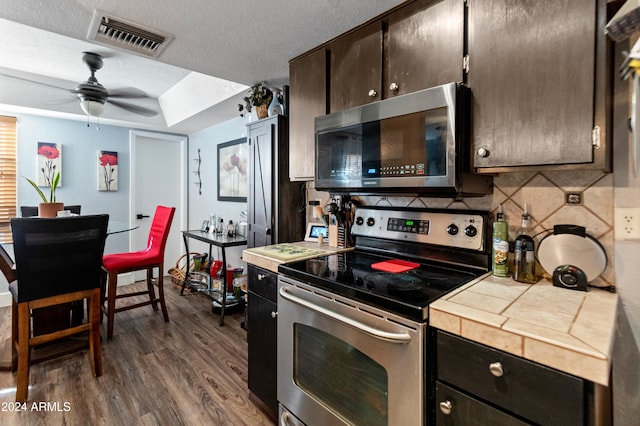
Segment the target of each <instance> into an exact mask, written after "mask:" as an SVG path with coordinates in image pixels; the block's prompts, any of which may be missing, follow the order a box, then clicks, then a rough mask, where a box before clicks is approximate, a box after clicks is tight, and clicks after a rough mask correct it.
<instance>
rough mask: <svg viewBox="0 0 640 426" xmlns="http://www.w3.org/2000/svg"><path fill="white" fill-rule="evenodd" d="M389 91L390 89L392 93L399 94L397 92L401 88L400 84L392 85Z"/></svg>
mask: <svg viewBox="0 0 640 426" xmlns="http://www.w3.org/2000/svg"><path fill="white" fill-rule="evenodd" d="M389 89H390V90H391V91H392V92H397V91H398V90H399V89H400V86H398V84H397V83H391V84H390V85H389Z"/></svg>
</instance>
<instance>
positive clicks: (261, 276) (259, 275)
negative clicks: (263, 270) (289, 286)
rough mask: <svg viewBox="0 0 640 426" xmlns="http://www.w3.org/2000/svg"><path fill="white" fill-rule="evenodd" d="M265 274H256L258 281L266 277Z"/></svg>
mask: <svg viewBox="0 0 640 426" xmlns="http://www.w3.org/2000/svg"><path fill="white" fill-rule="evenodd" d="M266 277H267V276H266V275H265V274H258V281H262V280H264V279H265V278H266Z"/></svg>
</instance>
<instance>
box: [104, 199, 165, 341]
mask: <svg viewBox="0 0 640 426" xmlns="http://www.w3.org/2000/svg"><path fill="white" fill-rule="evenodd" d="M175 211H176V209H175V207H163V206H158V207H157V208H156V212H155V214H154V216H153V222H152V223H151V229H150V230H149V239H148V242H147V248H146V249H144V250H140V251H135V252H130V253H116V254H107V255H105V256H104V257H103V258H102V269H103V270H104V271H105V272H106V275H108V280H105V279H104V278H105V277H103V301H102V310H103V312H104V313H105V314H106V315H107V338H108V339H111V337H112V336H113V320H114V316H115V314H116V313H117V312H122V311H128V310H129V309H134V308H139V307H141V306H146V305H152V307H153V309H154V310H156V311H157V310H158V302H160V306H161V307H162V315H163V316H164V321H165V322H168V321H169V314H168V313H167V305H166V304H165V302H164V286H163V284H164V283H163V275H164V248H165V246H166V245H167V238H168V237H169V229H170V228H171V221H172V220H173V214H174V213H175ZM154 268H158V279H157V286H158V296H159V297H157V298H156V295H155V291H154V289H153V269H154ZM142 269H146V270H147V290H143V291H137V292H129V293H121V294H118V293H117V283H118V274H123V273H126V272H133V271H139V270H142ZM105 281H106V283H105ZM104 284H106V289H104ZM105 293H106V302H107V306H106V307H105V306H104V301H105V300H104V299H105ZM145 294H146V295H148V296H149V300H147V301H145V302H140V303H135V304H129V305H125V306H121V307H118V308H116V299H122V298H127V297H134V296H142V295H145Z"/></svg>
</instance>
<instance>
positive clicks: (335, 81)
mask: <svg viewBox="0 0 640 426" xmlns="http://www.w3.org/2000/svg"><path fill="white" fill-rule="evenodd" d="M329 51H330V52H331V54H330V59H329V62H330V64H331V65H330V72H329V74H330V81H329V112H336V111H342V110H345V109H348V108H351V107H354V106H358V105H364V104H366V103H369V102H372V101H379V100H380V99H382V98H381V86H382V21H376V22H373V23H372V24H369V25H367V26H365V27H362V28H359V29H358V30H356V31H354V32H352V33H349V34H347V35H345V36H344V37H340V38H339V39H337V40H335V41H334V42H332V43H331V45H330V46H329Z"/></svg>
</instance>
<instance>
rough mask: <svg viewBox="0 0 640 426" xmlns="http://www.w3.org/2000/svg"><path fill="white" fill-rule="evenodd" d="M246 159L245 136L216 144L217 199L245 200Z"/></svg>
mask: <svg viewBox="0 0 640 426" xmlns="http://www.w3.org/2000/svg"><path fill="white" fill-rule="evenodd" d="M247 160H248V147H247V140H246V139H245V138H242V139H236V140H232V141H229V142H225V143H221V144H219V145H218V201H237V202H245V203H246V202H247Z"/></svg>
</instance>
